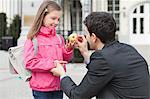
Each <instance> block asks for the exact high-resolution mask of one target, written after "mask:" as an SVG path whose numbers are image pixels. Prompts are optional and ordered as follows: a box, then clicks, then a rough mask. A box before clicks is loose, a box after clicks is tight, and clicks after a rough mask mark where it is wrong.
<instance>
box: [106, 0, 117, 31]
mask: <svg viewBox="0 0 150 99" xmlns="http://www.w3.org/2000/svg"><path fill="white" fill-rule="evenodd" d="M119 6H120V1H119V0H108V11H109V12H110V13H112V14H113V16H114V18H115V20H116V29H117V31H119V24H120V21H119V17H120V13H119V10H120V7H119Z"/></svg>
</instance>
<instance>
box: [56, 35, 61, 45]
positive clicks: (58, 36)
mask: <svg viewBox="0 0 150 99" xmlns="http://www.w3.org/2000/svg"><path fill="white" fill-rule="evenodd" d="M56 36H57V38H58V39H59V42H60V45H61V44H62V40H61V38H60V35H59V34H56Z"/></svg>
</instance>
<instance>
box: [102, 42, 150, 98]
mask: <svg viewBox="0 0 150 99" xmlns="http://www.w3.org/2000/svg"><path fill="white" fill-rule="evenodd" d="M100 53H101V55H102V56H103V57H104V59H105V60H106V61H107V63H108V66H109V67H110V68H111V70H112V72H113V78H112V80H111V81H110V83H108V85H107V86H108V87H107V88H106V89H108V90H109V91H108V90H106V89H105V88H104V89H105V90H103V91H104V93H101V94H100V97H106V95H108V94H106V93H109V92H110V93H111V92H112V94H113V95H114V96H116V97H118V98H123V99H131V98H134V99H149V98H148V92H149V73H148V66H147V63H146V61H145V60H144V58H143V57H142V56H141V55H140V54H139V53H138V52H137V51H136V50H135V49H134V48H133V47H131V46H129V45H126V44H122V43H118V42H117V41H115V42H113V43H111V44H108V45H106V46H105V47H104V48H103V49H102V50H101V51H100ZM104 95H105V96H104ZM107 97H108V96H107ZM106 99H107V98H106Z"/></svg>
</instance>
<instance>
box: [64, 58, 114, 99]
mask: <svg viewBox="0 0 150 99" xmlns="http://www.w3.org/2000/svg"><path fill="white" fill-rule="evenodd" d="M87 68H88V72H87V74H86V75H85V76H84V78H83V80H82V82H81V83H80V84H79V85H78V86H77V85H76V84H75V83H74V82H73V81H72V79H71V78H70V77H68V76H65V77H64V78H62V79H61V89H62V91H63V92H65V94H66V95H67V96H68V97H69V98H71V99H90V98H92V97H94V96H96V95H97V94H98V93H99V92H100V91H101V90H102V89H103V87H104V86H106V85H107V83H108V82H109V81H110V80H111V79H112V76H113V74H112V71H111V69H110V68H109V67H108V64H107V63H106V61H105V59H104V58H102V57H101V56H100V57H98V58H97V57H96V58H92V59H91V62H90V63H89V65H88V66H87Z"/></svg>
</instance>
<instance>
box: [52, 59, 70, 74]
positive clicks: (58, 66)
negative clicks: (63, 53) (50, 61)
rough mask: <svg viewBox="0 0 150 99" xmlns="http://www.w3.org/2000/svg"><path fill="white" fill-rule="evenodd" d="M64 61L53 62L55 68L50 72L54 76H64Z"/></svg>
mask: <svg viewBox="0 0 150 99" xmlns="http://www.w3.org/2000/svg"><path fill="white" fill-rule="evenodd" d="M66 63H67V62H66V61H55V65H56V68H53V69H51V72H52V73H53V75H55V76H62V75H65V74H66V73H65V70H64V64H66Z"/></svg>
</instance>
